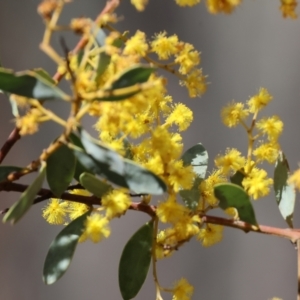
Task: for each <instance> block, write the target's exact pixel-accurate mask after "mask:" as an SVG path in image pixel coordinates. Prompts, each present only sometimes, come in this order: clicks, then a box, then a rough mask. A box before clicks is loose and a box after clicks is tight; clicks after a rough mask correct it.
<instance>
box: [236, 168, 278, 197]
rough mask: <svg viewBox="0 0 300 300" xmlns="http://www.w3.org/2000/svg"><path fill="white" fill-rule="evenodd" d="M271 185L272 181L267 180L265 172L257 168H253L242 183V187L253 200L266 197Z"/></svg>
mask: <svg viewBox="0 0 300 300" xmlns="http://www.w3.org/2000/svg"><path fill="white" fill-rule="evenodd" d="M271 184H273V179H271V178H267V172H266V171H265V170H263V169H258V168H253V169H252V170H251V172H250V174H247V176H246V177H245V178H244V179H243V182H242V185H243V187H244V188H245V190H246V191H247V193H248V194H249V196H251V197H253V199H254V200H256V199H258V198H259V197H263V196H266V195H268V194H269V192H270V185H271Z"/></svg>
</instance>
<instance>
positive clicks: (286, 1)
mask: <svg viewBox="0 0 300 300" xmlns="http://www.w3.org/2000/svg"><path fill="white" fill-rule="evenodd" d="M297 5H298V2H297V0H281V6H280V10H281V12H282V15H283V17H284V18H287V17H289V18H292V19H296V18H297V17H298V16H297V13H296V8H297Z"/></svg>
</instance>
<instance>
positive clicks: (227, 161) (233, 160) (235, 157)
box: [215, 148, 246, 175]
mask: <svg viewBox="0 0 300 300" xmlns="http://www.w3.org/2000/svg"><path fill="white" fill-rule="evenodd" d="M245 162H246V159H245V158H244V157H243V156H241V152H239V151H238V150H237V149H234V148H233V149H227V151H226V154H225V155H223V156H220V155H219V156H217V157H216V159H215V165H216V166H217V167H218V168H220V170H221V171H222V173H223V174H224V175H227V174H228V173H229V172H230V171H237V170H239V169H241V168H242V167H243V166H244V165H245Z"/></svg>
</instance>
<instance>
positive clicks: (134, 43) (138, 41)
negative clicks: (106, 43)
mask: <svg viewBox="0 0 300 300" xmlns="http://www.w3.org/2000/svg"><path fill="white" fill-rule="evenodd" d="M148 48H149V46H148V44H147V42H146V34H145V33H144V32H142V31H140V30H138V31H137V32H136V33H135V35H134V36H133V37H132V38H130V39H129V40H128V41H126V46H125V49H124V51H123V53H124V54H125V55H128V54H133V55H135V54H136V55H139V56H146V54H147V51H148Z"/></svg>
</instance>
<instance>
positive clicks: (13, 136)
mask: <svg viewBox="0 0 300 300" xmlns="http://www.w3.org/2000/svg"><path fill="white" fill-rule="evenodd" d="M20 138H21V136H20V129H19V128H17V127H16V128H14V130H13V131H12V132H11V133H10V135H9V136H8V138H7V140H6V141H5V143H4V145H3V146H2V148H1V150H0V164H1V163H2V161H3V159H4V158H5V157H6V155H7V154H8V152H9V151H10V149H11V148H12V147H13V145H14V144H15V143H16V141H17V140H19V139H20Z"/></svg>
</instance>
